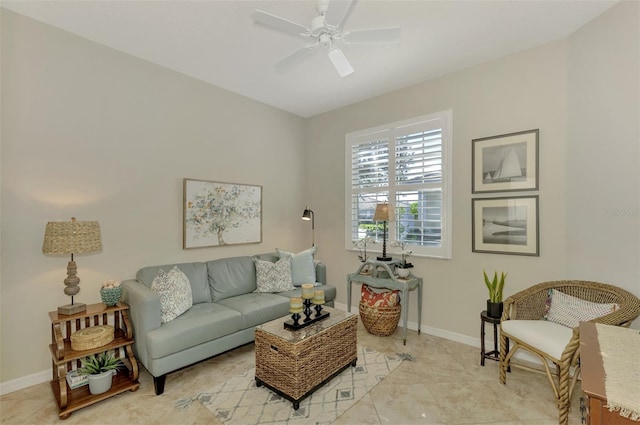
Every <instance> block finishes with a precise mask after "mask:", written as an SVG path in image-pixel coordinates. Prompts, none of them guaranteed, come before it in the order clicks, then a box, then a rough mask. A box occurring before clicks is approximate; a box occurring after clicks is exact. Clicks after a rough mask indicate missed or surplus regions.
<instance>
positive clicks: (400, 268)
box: [391, 241, 413, 277]
mask: <svg viewBox="0 0 640 425" xmlns="http://www.w3.org/2000/svg"><path fill="white" fill-rule="evenodd" d="M391 246H393V247H399V248H400V256H401V257H400V262H399V263H397V264H396V273H397V275H398V276H400V277H407V276H409V269H410V268H412V267H413V264H411V263H407V258H409V257H410V256H411V254H413V252H412V251H409V250H408V249H406V246H407V243H406V242H403V241H395V242H393V243H392V244H391Z"/></svg>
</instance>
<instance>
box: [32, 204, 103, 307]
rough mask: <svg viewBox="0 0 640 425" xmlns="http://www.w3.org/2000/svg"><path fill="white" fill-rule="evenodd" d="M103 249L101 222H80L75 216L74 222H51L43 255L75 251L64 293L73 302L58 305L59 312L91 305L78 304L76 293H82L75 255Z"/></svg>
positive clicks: (68, 270)
mask: <svg viewBox="0 0 640 425" xmlns="http://www.w3.org/2000/svg"><path fill="white" fill-rule="evenodd" d="M101 250H102V241H101V240H100V225H99V224H98V222H97V221H78V220H77V219H76V218H75V217H71V221H50V222H48V223H47V226H46V228H45V232H44V242H43V243H42V253H43V254H53V255H67V254H71V261H69V264H67V278H66V279H65V280H64V284H65V288H64V293H65V294H67V295H69V296H70V297H71V304H67V305H63V306H60V307H58V313H59V314H64V315H70V314H75V313H79V312H82V311H86V310H87V305H86V304H83V303H74V301H73V296H74V295H77V294H78V292H80V287H79V286H78V284H79V283H80V278H79V277H78V275H77V272H78V266H77V265H76V262H75V261H73V254H85V253H90V252H98V251H101Z"/></svg>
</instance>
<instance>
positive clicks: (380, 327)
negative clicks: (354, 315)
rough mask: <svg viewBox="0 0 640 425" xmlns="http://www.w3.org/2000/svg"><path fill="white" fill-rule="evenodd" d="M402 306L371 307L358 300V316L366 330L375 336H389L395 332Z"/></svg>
mask: <svg viewBox="0 0 640 425" xmlns="http://www.w3.org/2000/svg"><path fill="white" fill-rule="evenodd" d="M401 312H402V306H401V305H400V304H396V305H395V306H393V307H372V306H370V305H367V304H365V303H363V302H362V301H360V318H361V319H362V324H363V325H364V327H365V329H366V330H367V332H369V333H370V334H372V335H377V336H389V335H391V334H392V333H394V332H395V330H396V328H397V327H398V321H399V320H400V313H401Z"/></svg>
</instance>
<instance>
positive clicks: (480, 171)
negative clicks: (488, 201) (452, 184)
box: [471, 129, 539, 193]
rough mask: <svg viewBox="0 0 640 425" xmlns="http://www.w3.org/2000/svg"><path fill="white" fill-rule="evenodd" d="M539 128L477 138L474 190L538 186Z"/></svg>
mask: <svg viewBox="0 0 640 425" xmlns="http://www.w3.org/2000/svg"><path fill="white" fill-rule="evenodd" d="M538 135H539V130H538V129H536V130H528V131H521V132H519V133H510V134H502V135H500V136H493V137H484V138H482V139H473V140H472V143H473V148H472V153H471V170H472V171H471V178H472V179H473V181H472V182H471V187H472V193H489V192H506V191H518V190H537V189H538Z"/></svg>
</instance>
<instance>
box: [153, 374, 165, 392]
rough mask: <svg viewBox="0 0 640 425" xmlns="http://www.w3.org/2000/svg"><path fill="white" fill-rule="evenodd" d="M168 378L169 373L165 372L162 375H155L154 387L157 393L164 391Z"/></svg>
mask: <svg viewBox="0 0 640 425" xmlns="http://www.w3.org/2000/svg"><path fill="white" fill-rule="evenodd" d="M166 380H167V375H166V374H164V375H162V376H154V377H153V387H154V388H155V390H156V395H160V394H162V393H163V392H164V382H165V381H166Z"/></svg>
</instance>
